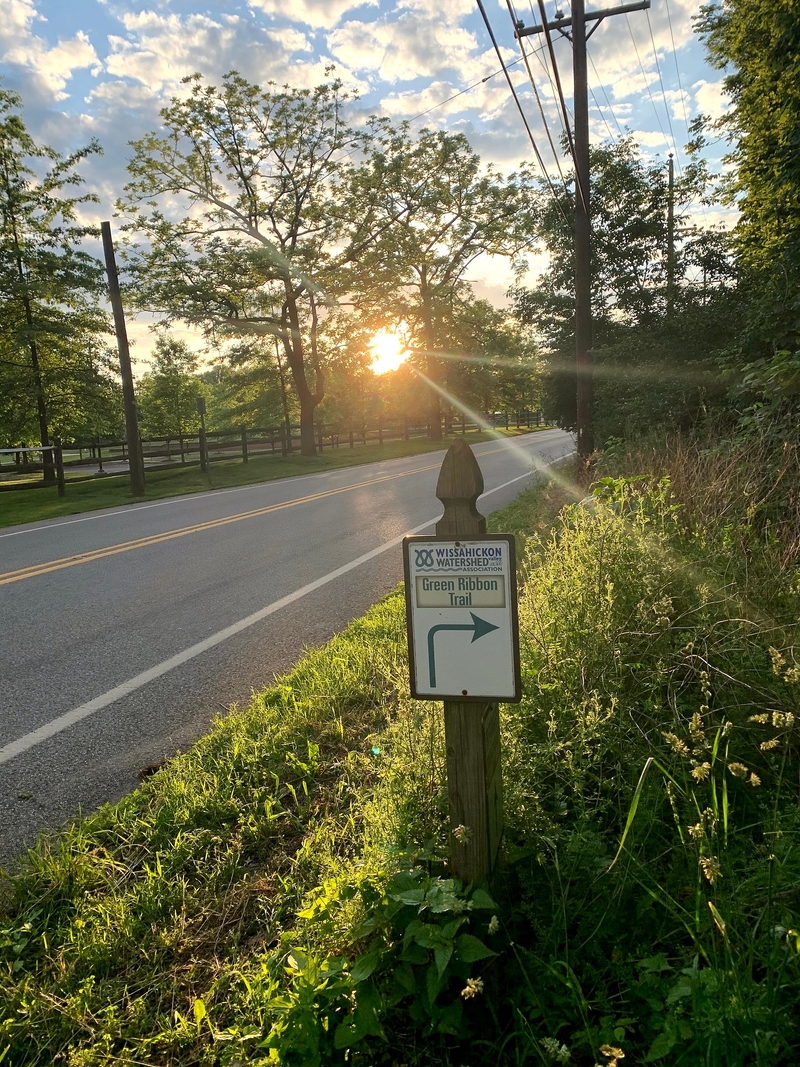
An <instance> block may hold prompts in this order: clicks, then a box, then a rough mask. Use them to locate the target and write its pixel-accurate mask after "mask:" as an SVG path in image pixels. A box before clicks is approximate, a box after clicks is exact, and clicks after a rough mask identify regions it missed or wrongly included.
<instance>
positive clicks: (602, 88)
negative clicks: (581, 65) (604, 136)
mask: <svg viewBox="0 0 800 1067" xmlns="http://www.w3.org/2000/svg"><path fill="white" fill-rule="evenodd" d="M586 55H587V56H588V57H589V62H590V63H591V64H592V70H593V71H594V76H595V79H596V81H597V84H598V86H599V88H600V89H601V90H602V92H603V96H604V97H605V98H606V103H607V104H608V110H609V111H610V112H611V118H612V119H613V120H614V125H615V126H616V127H617V133H618V134H619V136H620V137H624V136H625V134H624V132H623V129H622V127H621V126H620V124H619V119H618V118H617V116H616V112H615V111H614V106H613V104H612V103H611V101H610V100H609V99H608V93H607V92H606V87H605V85H604V84H603V82H602V81H601V80H600V75H599V74H598V72H597V67H596V66H595V65H594V60H593V59H592V53H591V52H590V51H589V49H588V48H587V49H586ZM590 88H591V87H590ZM592 97H594V92H592ZM595 103H597V99H596V98H595ZM603 121H604V122H605V121H606V120H605V116H603ZM606 129H608V123H607V122H606ZM608 132H609V134H610V133H611V131H610V130H609V131H608ZM612 140H613V137H612Z"/></svg>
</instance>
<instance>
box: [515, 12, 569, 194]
mask: <svg viewBox="0 0 800 1067" xmlns="http://www.w3.org/2000/svg"><path fill="white" fill-rule="evenodd" d="M506 5H507V7H508V15H509V18H510V19H511V24H512V26H513V27H514V29H515V30H516V28H517V22H518V20H517V17H516V15H515V13H514V10H513V8H512V6H511V0H506ZM517 44H518V45H519V50H520V52H521V53H522V58H523V59H524V60H525V69H526V70H527V72H528V81H529V82H530V83H531V88H532V89H533V95H534V96H535V97H536V103H537V104H538V106H539V114H540V115H541V117H542V123H543V124H544V132H545V133H546V134H547V140H548V141H549V143H550V150H551V151H552V153H553V159H554V160H555V164H556V167H557V169H558V173H559V175H560V177H561V184H562V185H563V186H564V192H565V193H567V195H569V193H568V191H567V182H566V179H565V178H564V172H563V171H562V170H561V160H560V159H559V156H558V152H557V151H556V146H555V145H554V144H553V138H552V137H551V135H550V126H549V124H548V122H547V116H546V115H545V113H544V108H543V107H542V101H541V98H540V97H539V90H538V89H537V88H536V80H535V79H534V77H533V71H532V70H531V65H530V63H529V62H528V54H527V52H526V51H525V47H524V45H523V43H522V39H521V38H519V37H518V38H517Z"/></svg>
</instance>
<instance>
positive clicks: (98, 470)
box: [97, 437, 105, 474]
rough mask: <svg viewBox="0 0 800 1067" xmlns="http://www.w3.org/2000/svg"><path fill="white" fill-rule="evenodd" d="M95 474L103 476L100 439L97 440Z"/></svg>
mask: <svg viewBox="0 0 800 1067" xmlns="http://www.w3.org/2000/svg"><path fill="white" fill-rule="evenodd" d="M97 473H98V474H105V471H104V470H103V449H102V447H101V445H100V438H99V437H98V438H97Z"/></svg>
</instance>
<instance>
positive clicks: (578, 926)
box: [0, 453, 800, 1067]
mask: <svg viewBox="0 0 800 1067" xmlns="http://www.w3.org/2000/svg"><path fill="white" fill-rule="evenodd" d="M704 456H705V453H700V454H692V455H689V454H687V455H684V456H683V457H682V458H681V457H678V458H677V459H676V457H675V456H669V455H663V454H661V455H656V454H654V455H650V456H647V455H645V454H643V453H640V454H639V455H638V456H624V457H609V458H608V461H607V463H606V469H605V470H604V471H602V472H600V473H602V474H604V475H605V477H604V478H603V479H601V480H599V481H598V483H597V485H596V491H595V497H594V504H593V506H591V507H586V506H578V505H574V504H572V505H571V506H569V507H567V508H566V510H563V511H562V510H561V509H562V507H563V506H564V505H566V504H570V502H571V501H573V500H574V499H575V497H576V496H583V495H585V490H584V491H577V490H575V491H573V489H572V488H571V487H570V485H569V484H568V483H565V482H563V481H561V480H559V481H558V482H553V483H550V484H549V485H539V486H537V487H534V488H533V489H531V490H529V491H528V492H527V493H525V494H523V496H522V497H520V498H519V500H518V501H517V502H516V503H515V504H514V505H512V506H511V507H510V508H508V509H506V510H505V511H504V512H498V513H496V514H495V515H494V516H493V517H492V519H491V525H492V527H493V528H494V529H506V530H509V529H510V530H512V531H514V532H516V533H518V534H519V536H520V541H521V543H522V545H523V549H524V551H523V561H522V568H521V579H522V594H521V602H520V628H521V639H522V668H523V681H524V698H523V701H522V703H521V704H520V705H517V706H513V707H512V706H508V707H503V708H501V716H502V739H503V760H504V788H505V819H506V838H505V848H504V856H503V862H502V865H501V867H500V869H499V870H498V871H497V872H496V874H495V877H494V878H493V880H492V882H491V884H486V885H482V886H462V885H460V884H459V883H458V882H455V881H454V880H452V879H451V878H449V876H448V870H447V862H446V857H447V851H448V847H449V844H450V842H449V840H448V837H449V834H448V829H447V823H446V792H445V780H444V747H443V737H442V724H441V714H440V709H439V708H438V706H437V705H435V704H428V703H424V702H417V701H412V700H411V699H410V698H409V696H408V686H407V663H406V658H405V632H404V626H405V623H404V611H403V601H402V597H401V595H400V594H399V593H395V594H393V595H391V596H389V597H387V598H386V599H385V600H383V601H382V602H381V603H379V604H378V605H376V606H375V607H374V608H373V609H372V610H371V611H370V612H368V613H367V615H366V616H365V617H364V618H363V619H361V620H359V621H357V622H356V623H354V624H353V625H352V626H351V627H349V628H348V630H347V631H346V632H345V633H343V634H342V635H340V636H338V637H337V638H335V639H334V640H333V641H332V642H330V643H329V644H328V645H327V646H326V647H324V648H322V649H318V650H313V651H310V652H309V653H308V654H307V655H306V656H305V657H304V658H303V659H302V660H301V662H300V663H299V664H298V665H297V667H296V668H295V669H294V670H293V671H292V672H291V673H290V674H288V675H287V676H285V677H284V678H283V679H281V680H280V681H279V682H278V684H276V685H275V686H274V687H273V688H271V689H269V690H267V691H265V692H264V693H261V694H259V695H257V696H256V697H255V698H254V699H253V701H252V703H251V704H250V706H249V707H248V708H246V709H243V710H241V711H236V712H234V713H233V714H231V715H229V716H227V717H225V718H224V719H222V720H220V722H219V723H217V725H216V726H215V727H214V729H213V731H212V733H211V734H210V735H209V736H208V737H207V738H205V739H204V740H203V741H201V742H200V743H199V744H198V745H197V746H196V747H195V748H193V749H192V750H191V751H190V752H188V753H186V754H184V755H182V756H179V757H177V758H176V759H174V760H172V761H170V762H169V763H168V764H167V765H165V766H164V767H163V769H161V770H160V771H159V772H158V773H157V774H156V775H154V776H153V777H152V778H150V779H148V780H147V781H146V782H145V783H144V784H143V786H142V788H141V789H140V790H138V791H137V792H136V793H134V794H132V795H131V796H129V797H126V798H125V799H124V800H123V801H122V802H121V803H120V804H118V805H115V806H107V807H105V808H103V809H101V810H100V811H98V812H97V813H95V814H94V815H92V816H90V817H88V818H86V819H84V820H83V821H82V822H80V823H78V824H76V825H75V826H74V827H72V828H70V829H67V830H66V831H64V832H63V833H61V834H53V835H51V836H49V837H47V838H44V839H42V841H41V842H40V843H39V845H38V847H37V849H36V850H35V851H34V852H33V853H31V854H30V856H29V857H28V858H27V860H26V861H25V862H24V864H23V867H22V869H21V870H20V871H19V872H18V873H17V874H16V875H15V876H14V877H11V878H8V879H7V880H6V882H5V886H4V892H3V900H2V906H1V907H0V1057H3V1056H4V1057H5V1059H3V1060H2V1062H3V1063H4V1064H14V1065H15V1067H16V1065H23V1064H24V1065H33V1064H42V1065H43V1064H50V1063H55V1062H59V1063H65V1064H67V1065H68V1067H100V1065H103V1067H111V1065H112V1064H114V1065H118V1064H125V1065H131V1067H133V1065H138V1064H146V1065H151V1067H163V1065H176V1067H178V1065H180V1067H183V1065H185V1067H189V1065H195V1064H209V1065H211V1064H220V1065H226V1067H234V1065H236V1067H242V1065H245V1064H247V1065H259V1067H261V1065H263V1067H266V1065H270V1064H286V1065H303V1067H315V1065H319V1067H322V1065H326V1067H327V1065H344V1064H355V1065H359V1067H398V1065H400V1064H405V1065H407V1067H444V1065H450V1067H478V1065H484V1064H491V1065H492V1067H521V1065H527V1064H531V1065H533V1064H536V1065H541V1064H559V1063H561V1064H574V1065H576V1067H594V1065H595V1064H601V1065H603V1067H626V1065H627V1064H628V1063H631V1064H636V1063H643V1064H644V1063H656V1064H662V1065H664V1067H749V1065H757V1067H773V1065H784V1064H785V1065H790V1064H795V1063H796V1062H797V1050H798V1048H800V1023H799V1021H800V1012H799V1011H798V1007H799V1006H800V852H799V851H798V838H799V837H800V814H798V813H799V812H800V807H799V806H798V793H799V789H798V771H800V759H799V758H798V749H799V748H800V745H799V744H798V741H800V737H799V736H798V735H799V734H800V731H798V722H800V701H799V700H798V685H800V663H798V661H797V659H796V657H795V647H796V641H797V637H798V626H797V618H798V607H800V596H798V590H797V588H796V586H797V582H796V580H795V577H794V575H795V574H796V565H795V564H794V563H793V562H792V559H793V558H794V557H791V555H790V554H789V553H790V545H791V544H794V543H795V542H796V538H795V540H794V541H793V540H792V537H793V535H792V533H791V531H789V530H788V529H781V530H780V531H778V532H776V529H775V522H774V516H773V515H772V513H771V512H770V510H769V509H770V506H771V502H770V499H769V496H768V494H764V493H762V494H761V495H760V496H759V500H760V501H761V503H762V504H763V507H764V508H765V509H766V510H764V511H759V509H758V508H756V507H754V505H753V497H752V496H749V497H744V496H742V499H741V502H737V500H736V496H735V494H733V493H730V492H728V493H726V492H724V491H723V489H724V486H725V484H728V486H729V488H730V486H731V485H732V481H731V479H734V478H744V479H745V482H746V483H747V484H750V483H751V482H752V479H753V478H754V477H756V476H757V472H756V470H755V469H754V470H753V471H751V472H750V475H749V476H748V475H747V472H746V471H745V470H743V466H744V465H745V464H746V462H747V458H746V456H745V455H744V454H739V455H738V456H736V455H733V456H731V457H729V458H728V460H726V461H725V462H723V461H720V462H717V460H716V459H714V458H713V457H712V458H708V457H707V456H706V458H703V457H704ZM645 463H646V464H647V465H648V467H649V470H648V471H647V472H646V473H648V477H647V478H641V477H638V475H640V474H642V472H643V471H644V470H645V467H644V465H645ZM715 463H716V466H714V464H715ZM726 463H727V466H726ZM726 470H727V474H726V473H725V472H726ZM759 470H760V467H759ZM634 471H635V472H636V474H635V475H634V473H633V472H634ZM620 472H622V473H620ZM666 474H668V475H669V478H671V482H670V480H669V478H668V477H666ZM758 476H760V475H758ZM725 478H727V479H728V482H727V483H726V482H725ZM703 479H706V481H708V480H711V481H712V482H713V483H714V484H713V485H712V486H711V488H710V489H709V490H708V492H707V493H705V495H703V494H702V493H701V492H700V490H701V488H702V485H704V484H706V482H704V481H703ZM715 479H716V480H715ZM737 508H738V511H737ZM796 532H797V531H796V530H795V533H796ZM743 548H746V549H747V552H743ZM794 551H795V556H796V555H797V549H796V548H795V550H794ZM787 568H788V569H787Z"/></svg>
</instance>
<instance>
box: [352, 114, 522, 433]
mask: <svg viewBox="0 0 800 1067" xmlns="http://www.w3.org/2000/svg"><path fill="white" fill-rule="evenodd" d="M372 128H373V137H374V145H373V147H372V148H371V149H370V150H369V152H368V154H367V157H366V159H365V160H364V161H363V163H362V164H361V165H360V166H357V167H354V168H352V169H351V170H350V172H349V173H348V175H347V186H346V187H345V186H344V185H342V187H341V196H342V201H343V204H344V205H345V206H344V210H345V212H346V213H347V214H348V215H350V216H354V215H356V214H357V213H358V212H359V210H364V205H369V211H370V212H371V216H372V218H373V220H374V226H375V229H376V237H375V239H374V240H373V241H372V242H371V243H370V244H369V245H368V246H366V247H365V248H364V249H363V251H362V252H361V254H360V255H359V256H358V257H353V258H351V259H350V260H349V262H348V264H347V273H348V275H349V279H348V281H347V283H346V285H345V288H346V291H347V292H348V293H349V294H351V296H350V299H351V300H352V301H353V303H354V304H355V306H356V308H357V309H358V310H359V312H360V313H361V315H362V317H364V318H365V319H366V320H367V321H368V322H369V323H370V324H371V325H372V326H373V327H374V328H375V329H378V328H383V327H385V326H387V325H391V324H397V323H400V322H404V323H405V324H406V327H407V329H408V331H409V338H410V342H411V344H412V346H413V347H414V348H416V349H417V350H418V352H419V353H420V354H421V359H422V362H423V364H424V366H425V368H426V376H427V378H428V379H429V381H430V382H431V383H432V384H431V388H430V424H431V433H432V435H433V436H435V437H438V436H440V435H441V428H440V394H439V389H441V386H442V378H443V373H442V364H441V359H440V357H439V355H438V354H439V353H446V352H447V350H448V348H449V347H450V343H451V340H452V335H453V332H454V330H455V323H456V320H457V319H458V317H459V314H460V310H461V309H463V308H464V307H465V306H466V305H467V304H468V303H469V302H470V301H471V299H472V289H471V286H470V285H469V282H468V281H467V277H466V276H467V272H468V271H469V268H470V267H471V266H472V264H473V263H474V262H475V260H477V259H478V258H479V257H480V256H484V255H488V256H504V257H511V258H512V260H516V259H517V258H518V257H520V256H521V255H522V254H523V253H524V251H525V250H526V249H528V248H529V247H530V246H531V243H532V240H533V235H534V230H535V221H536V216H537V205H536V203H535V199H534V198H533V197H532V195H531V194H532V193H533V191H534V183H533V179H532V177H531V176H530V174H529V172H528V171H527V169H524V168H523V169H522V170H520V172H519V173H516V174H511V175H509V176H508V177H507V178H503V177H502V176H501V175H500V174H498V173H497V171H495V170H494V169H493V168H492V167H491V166H489V167H485V168H484V167H482V166H481V162H480V159H479V157H478V156H477V154H476V153H475V152H473V150H472V148H471V147H470V145H469V142H468V141H467V139H466V138H465V137H464V136H463V134H451V133H446V132H442V131H431V130H423V131H422V132H421V133H420V134H419V135H418V136H417V137H412V136H411V134H410V133H409V128H408V125H407V124H403V125H402V126H401V127H400V128H399V129H393V128H391V127H390V126H388V125H386V124H385V123H382V122H373V127H372Z"/></svg>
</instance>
